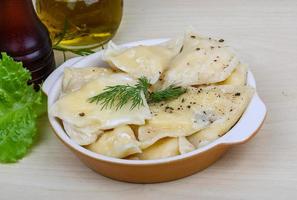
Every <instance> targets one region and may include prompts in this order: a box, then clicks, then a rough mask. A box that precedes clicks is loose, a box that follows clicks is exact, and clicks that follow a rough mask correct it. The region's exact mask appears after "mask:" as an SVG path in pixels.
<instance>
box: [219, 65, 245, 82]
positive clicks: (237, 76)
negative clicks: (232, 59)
mask: <svg viewBox="0 0 297 200" xmlns="http://www.w3.org/2000/svg"><path fill="white" fill-rule="evenodd" d="M247 72H248V67H247V65H245V64H239V65H238V66H237V67H236V68H235V70H234V71H233V72H232V74H231V75H230V76H229V77H228V78H227V79H226V80H225V81H223V82H220V83H218V84H219V85H246V80H247Z"/></svg>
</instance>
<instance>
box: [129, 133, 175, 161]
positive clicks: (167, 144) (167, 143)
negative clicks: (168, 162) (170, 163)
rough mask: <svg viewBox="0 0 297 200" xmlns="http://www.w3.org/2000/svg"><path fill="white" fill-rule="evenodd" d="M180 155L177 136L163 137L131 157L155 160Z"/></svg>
mask: <svg viewBox="0 0 297 200" xmlns="http://www.w3.org/2000/svg"><path fill="white" fill-rule="evenodd" d="M177 155H179V146H178V139H177V138H163V139H161V140H159V141H158V142H156V143H155V144H153V145H152V146H150V147H148V148H147V149H144V150H143V152H142V153H140V154H137V155H135V156H133V157H131V158H130V159H134V160H135V159H139V160H153V159H161V158H168V157H172V156H177Z"/></svg>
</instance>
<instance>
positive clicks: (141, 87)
mask: <svg viewBox="0 0 297 200" xmlns="http://www.w3.org/2000/svg"><path fill="white" fill-rule="evenodd" d="M149 87H150V82H149V80H148V79H147V78H146V77H141V78H139V79H138V82H137V84H136V85H134V86H131V85H115V86H107V87H106V88H105V89H104V90H103V92H102V93H100V94H98V95H96V96H93V97H91V98H89V99H88V101H89V102H90V103H96V104H101V105H102V107H101V109H106V108H113V107H114V108H115V109H116V110H118V109H121V108H122V107H123V106H124V105H126V104H128V103H129V102H131V107H130V109H131V110H132V109H134V108H135V107H139V106H144V99H143V98H142V94H144V96H145V99H146V100H147V101H148V103H156V102H160V101H167V100H172V99H175V98H177V97H179V96H180V95H182V94H184V93H185V92H186V89H184V88H182V87H176V86H174V85H170V86H169V87H168V88H165V89H164V90H160V91H156V92H152V93H150V92H149V90H148V88H149Z"/></svg>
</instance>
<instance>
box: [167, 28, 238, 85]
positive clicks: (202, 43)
mask: <svg viewBox="0 0 297 200" xmlns="http://www.w3.org/2000/svg"><path fill="white" fill-rule="evenodd" d="M238 64H239V60H238V59H237V57H236V56H235V54H234V52H233V50H232V49H231V48H230V47H228V46H226V45H225V44H224V42H223V40H219V41H217V40H214V39H211V38H205V37H201V36H199V35H197V34H195V33H192V32H190V33H188V34H186V36H185V40H184V44H183V48H182V50H181V52H180V53H179V54H178V55H177V56H176V57H175V58H174V59H173V60H172V61H171V63H170V68H169V69H168V70H167V71H166V72H165V75H164V87H165V86H168V85H170V84H175V85H180V86H190V85H202V84H210V83H217V82H221V81H224V80H226V79H227V78H228V77H229V76H230V75H231V73H232V72H233V70H234V69H235V67H236V66H237V65H238Z"/></svg>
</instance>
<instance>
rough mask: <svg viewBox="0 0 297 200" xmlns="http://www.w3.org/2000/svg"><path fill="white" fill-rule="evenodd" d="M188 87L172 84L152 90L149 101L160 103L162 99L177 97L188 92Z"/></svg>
mask: <svg viewBox="0 0 297 200" xmlns="http://www.w3.org/2000/svg"><path fill="white" fill-rule="evenodd" d="M186 91H187V89H185V88H182V87H179V86H175V85H170V86H168V87H167V88H165V89H163V90H160V91H156V92H152V93H151V94H150V96H149V98H148V102H149V103H158V102H160V101H165V100H166V101H168V100H172V99H176V98H177V97H179V96H180V95H182V94H184V93H186Z"/></svg>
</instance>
